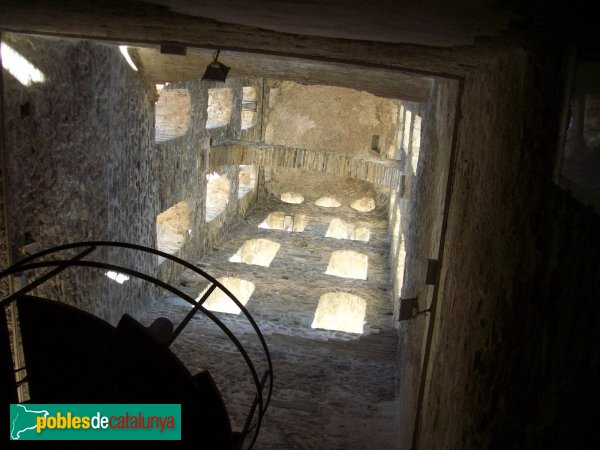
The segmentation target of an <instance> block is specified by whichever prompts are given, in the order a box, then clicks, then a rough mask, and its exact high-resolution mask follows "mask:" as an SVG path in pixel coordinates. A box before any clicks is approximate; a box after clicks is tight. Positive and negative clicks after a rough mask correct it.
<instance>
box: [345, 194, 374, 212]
mask: <svg viewBox="0 0 600 450" xmlns="http://www.w3.org/2000/svg"><path fill="white" fill-rule="evenodd" d="M375 206H376V204H375V199H374V198H373V197H362V198H359V199H358V200H354V201H353V202H352V204H351V205H350V207H351V208H352V209H355V210H356V211H359V212H370V211H373V210H374V209H375Z"/></svg>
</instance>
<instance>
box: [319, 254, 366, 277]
mask: <svg viewBox="0 0 600 450" xmlns="http://www.w3.org/2000/svg"><path fill="white" fill-rule="evenodd" d="M368 267H369V257H368V256H367V255H365V254H363V253H358V252H354V251H352V250H336V251H334V252H333V253H332V254H331V259H330V260H329V265H328V266H327V271H326V272H325V273H326V274H327V275H335V276H336V277H342V278H354V279H356V280H366V279H367V271H368Z"/></svg>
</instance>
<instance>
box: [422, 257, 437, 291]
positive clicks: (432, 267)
mask: <svg viewBox="0 0 600 450" xmlns="http://www.w3.org/2000/svg"><path fill="white" fill-rule="evenodd" d="M437 271H438V260H437V259H428V260H427V274H426V275H425V284H427V285H429V286H435V279H436V277H437Z"/></svg>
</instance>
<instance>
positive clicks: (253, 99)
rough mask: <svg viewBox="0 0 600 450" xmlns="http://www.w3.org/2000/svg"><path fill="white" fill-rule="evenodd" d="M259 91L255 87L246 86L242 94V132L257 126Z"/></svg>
mask: <svg viewBox="0 0 600 450" xmlns="http://www.w3.org/2000/svg"><path fill="white" fill-rule="evenodd" d="M257 101H258V91H257V89H256V87H254V86H244V88H243V94H242V123H241V128H242V130H247V129H248V128H252V127H253V126H254V125H256V122H257V120H258V114H257V112H256V108H257Z"/></svg>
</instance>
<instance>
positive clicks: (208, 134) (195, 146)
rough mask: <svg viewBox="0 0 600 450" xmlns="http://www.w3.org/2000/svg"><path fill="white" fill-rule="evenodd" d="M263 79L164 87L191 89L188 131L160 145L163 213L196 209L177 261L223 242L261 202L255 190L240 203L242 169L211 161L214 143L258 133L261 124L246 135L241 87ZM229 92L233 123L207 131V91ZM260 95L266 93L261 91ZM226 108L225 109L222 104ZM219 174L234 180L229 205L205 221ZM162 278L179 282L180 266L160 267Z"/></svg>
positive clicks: (170, 264)
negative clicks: (209, 188) (211, 182)
mask: <svg viewBox="0 0 600 450" xmlns="http://www.w3.org/2000/svg"><path fill="white" fill-rule="evenodd" d="M261 84H262V83H260V82H259V81H258V80H254V79H234V78H229V79H227V81H226V82H225V83H218V82H209V81H191V82H182V83H173V84H169V85H168V86H166V87H165V88H164V89H166V90H169V89H187V90H188V91H189V94H190V101H191V107H190V108H191V112H190V114H191V115H190V125H189V127H188V130H187V133H185V134H184V135H183V136H179V137H175V138H173V139H171V140H167V141H165V142H160V143H159V144H158V154H159V156H158V157H159V165H158V173H157V176H158V177H159V193H160V211H164V210H166V209H168V208H170V207H171V206H173V205H175V204H176V203H179V202H181V201H185V202H187V204H188V206H189V208H190V210H191V226H190V229H191V232H190V235H189V236H188V237H187V238H186V240H185V241H184V243H183V246H182V247H181V248H180V249H179V251H178V252H177V255H176V256H178V257H180V258H182V259H184V260H188V261H194V260H195V259H197V258H199V257H200V256H201V255H203V254H204V253H205V252H206V250H207V249H209V248H211V246H212V245H213V244H214V243H216V242H217V241H218V238H219V235H220V234H221V233H224V232H225V231H226V230H227V228H228V227H229V225H230V224H231V223H233V222H235V221H236V220H239V218H240V217H243V216H244V215H245V214H246V213H247V212H248V211H249V209H251V207H252V206H253V205H254V203H255V201H256V196H257V194H256V190H255V191H254V192H251V193H249V194H248V195H246V196H245V197H244V198H243V199H241V200H239V201H238V198H237V189H238V174H239V167H238V166H237V165H236V166H233V165H228V166H218V167H213V166H212V164H211V163H210V159H211V155H210V147H211V143H212V144H214V145H216V144H218V143H219V142H222V141H224V140H226V139H239V138H240V137H241V136H242V134H243V135H244V136H247V137H248V138H252V136H253V134H252V133H253V132H254V133H256V131H253V129H256V128H257V127H258V129H260V122H257V124H256V125H255V126H254V127H253V128H249V129H247V130H244V132H242V131H241V129H240V128H241V125H240V124H241V112H242V88H243V87H244V86H251V85H253V86H257V89H258V88H260V85H261ZM212 88H229V89H231V91H232V113H231V118H230V120H229V122H228V123H227V124H226V125H224V126H222V127H218V128H212V129H207V128H206V121H207V116H208V113H207V104H208V98H209V94H208V90H209V89H212ZM258 91H259V93H260V92H261V91H260V89H258ZM223 106H225V105H223ZM214 171H216V172H217V173H219V174H221V175H226V176H227V177H228V179H229V182H230V191H229V198H228V202H227V206H226V208H225V211H223V212H222V213H221V214H220V215H219V216H218V217H217V218H215V219H214V220H212V221H210V222H208V223H207V222H206V214H205V209H206V183H207V179H206V175H207V174H210V173H212V172H214ZM159 271H160V274H161V278H162V279H165V280H167V281H174V280H175V279H176V278H177V276H178V275H179V273H180V272H181V266H179V265H176V264H174V263H172V262H170V261H163V262H162V263H161V265H160V269H159Z"/></svg>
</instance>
